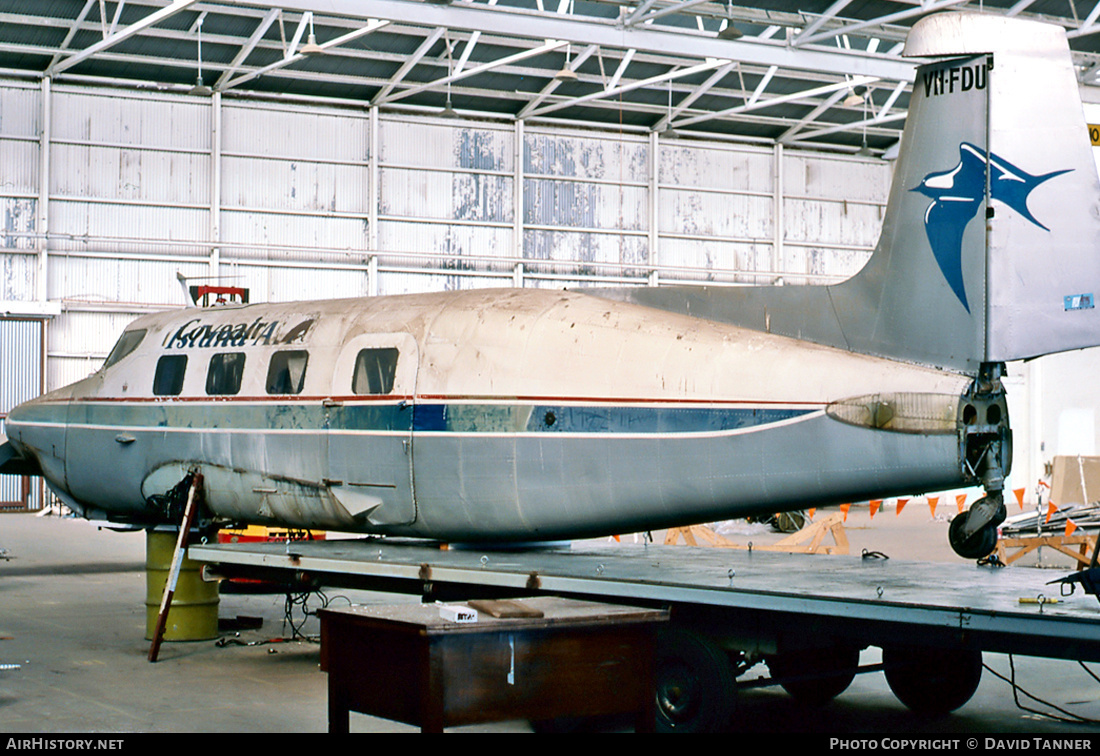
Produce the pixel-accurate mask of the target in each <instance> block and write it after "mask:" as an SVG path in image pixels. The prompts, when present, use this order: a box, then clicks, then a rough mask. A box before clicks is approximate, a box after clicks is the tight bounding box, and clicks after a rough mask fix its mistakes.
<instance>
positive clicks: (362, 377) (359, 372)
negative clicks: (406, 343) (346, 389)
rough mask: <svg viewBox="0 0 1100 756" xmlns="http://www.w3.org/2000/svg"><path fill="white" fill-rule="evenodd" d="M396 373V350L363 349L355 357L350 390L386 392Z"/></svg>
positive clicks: (369, 392)
mask: <svg viewBox="0 0 1100 756" xmlns="http://www.w3.org/2000/svg"><path fill="white" fill-rule="evenodd" d="M396 374H397V350H396V349H394V348H393V347H389V348H385V349H363V350H361V351H360V352H359V354H358V355H357V356H356V358H355V373H354V375H352V378H351V390H352V391H353V392H354V393H356V394H388V393H390V392H391V391H393V378H394V375H396Z"/></svg>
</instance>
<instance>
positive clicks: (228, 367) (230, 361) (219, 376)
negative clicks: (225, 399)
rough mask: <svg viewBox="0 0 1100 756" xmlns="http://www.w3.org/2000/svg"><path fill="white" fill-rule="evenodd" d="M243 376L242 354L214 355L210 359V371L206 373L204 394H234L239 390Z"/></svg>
mask: <svg viewBox="0 0 1100 756" xmlns="http://www.w3.org/2000/svg"><path fill="white" fill-rule="evenodd" d="M243 376H244V352H227V353H225V354H215V355H214V356H213V357H211V358H210V369H209V370H207V371H206V393H207V394H211V395H218V394H236V393H237V392H239V391H240V390H241V378H242V377H243Z"/></svg>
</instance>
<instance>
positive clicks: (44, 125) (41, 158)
mask: <svg viewBox="0 0 1100 756" xmlns="http://www.w3.org/2000/svg"><path fill="white" fill-rule="evenodd" d="M40 91H41V100H42V103H41V107H42V110H41V114H40V115H41V118H40V124H41V129H40V132H39V137H38V203H37V207H36V211H37V217H36V218H35V231H36V240H37V241H36V242H35V243H36V246H37V249H38V271H37V273H36V276H35V299H36V300H37V301H38V302H39V303H40V304H43V305H44V304H45V303H46V300H47V299H48V297H49V283H50V272H49V262H50V253H49V243H48V241H47V234H49V230H50V150H51V147H50V139H51V130H52V129H51V122H50V116H51V114H52V112H53V97H52V95H51V93H50V77H48V76H46V77H43V78H42V82H41V85H40Z"/></svg>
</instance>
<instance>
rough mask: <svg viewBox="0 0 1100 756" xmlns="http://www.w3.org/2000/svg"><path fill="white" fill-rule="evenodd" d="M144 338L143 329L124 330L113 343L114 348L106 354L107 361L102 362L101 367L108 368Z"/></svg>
mask: <svg viewBox="0 0 1100 756" xmlns="http://www.w3.org/2000/svg"><path fill="white" fill-rule="evenodd" d="M144 338H145V329H144V328H142V329H139V330H137V331H124V332H123V333H122V336H121V337H119V340H118V343H117V344H115V348H114V349H112V350H111V353H110V354H109V355H107V361H106V362H104V363H103V367H105V368H109V367H111V365H114V364H115V363H116V362H118V361H119V360H121V359H122V358H123V357H125V356H126V355H128V354H129V353H130V352H132V351H134V350H135V349H137V348H138V344H140V343H141V340H142V339H144Z"/></svg>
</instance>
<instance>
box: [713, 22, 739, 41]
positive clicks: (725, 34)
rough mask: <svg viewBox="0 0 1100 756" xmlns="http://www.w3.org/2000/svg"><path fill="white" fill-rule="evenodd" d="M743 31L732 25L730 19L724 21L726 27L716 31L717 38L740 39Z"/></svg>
mask: <svg viewBox="0 0 1100 756" xmlns="http://www.w3.org/2000/svg"><path fill="white" fill-rule="evenodd" d="M743 36H745V34H744V32H742V31H741V30H740V29H738V28H737V27H736V26H734V25H733V22H732V21H729V22H727V23H726V28H725V29H722V30H721V31H720V32H718V39H741V37H743Z"/></svg>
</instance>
